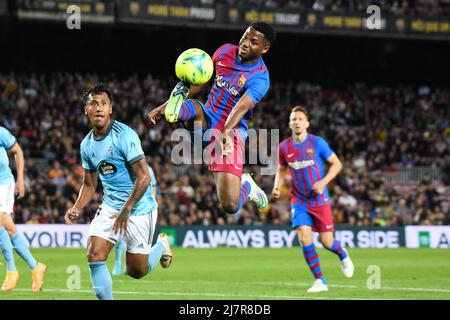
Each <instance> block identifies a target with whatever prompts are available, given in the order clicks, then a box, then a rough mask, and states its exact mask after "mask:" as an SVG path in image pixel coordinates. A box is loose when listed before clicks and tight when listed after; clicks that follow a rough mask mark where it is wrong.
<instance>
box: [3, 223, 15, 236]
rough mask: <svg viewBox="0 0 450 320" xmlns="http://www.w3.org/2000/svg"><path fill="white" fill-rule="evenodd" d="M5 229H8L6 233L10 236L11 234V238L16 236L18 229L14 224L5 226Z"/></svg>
mask: <svg viewBox="0 0 450 320" xmlns="http://www.w3.org/2000/svg"><path fill="white" fill-rule="evenodd" d="M5 229H6V231H8V234H9V236H10V237H12V236H13V235H15V234H16V232H17V228H16V226H15V225H14V224H12V225H8V226H5Z"/></svg>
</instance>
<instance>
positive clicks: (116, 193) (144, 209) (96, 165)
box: [80, 120, 157, 216]
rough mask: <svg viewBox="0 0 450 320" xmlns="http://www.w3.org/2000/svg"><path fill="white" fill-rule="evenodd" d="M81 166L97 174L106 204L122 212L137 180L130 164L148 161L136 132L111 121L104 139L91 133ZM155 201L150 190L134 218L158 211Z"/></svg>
mask: <svg viewBox="0 0 450 320" xmlns="http://www.w3.org/2000/svg"><path fill="white" fill-rule="evenodd" d="M80 153H81V163H82V166H83V169H84V170H85V171H97V172H98V174H99V176H100V180H101V181H102V184H103V203H105V204H106V205H108V206H110V207H112V208H114V209H115V210H117V211H120V210H121V209H122V207H123V205H124V204H125V202H126V201H127V200H128V198H129V197H130V194H131V190H132V189H133V185H134V181H135V180H136V177H135V176H134V174H133V171H132V170H131V165H132V164H133V163H135V162H137V161H139V160H141V159H144V158H145V155H144V151H143V150H142V146H141V141H140V140H139V137H138V135H137V134H136V132H134V130H133V129H131V128H130V127H128V126H127V125H125V124H123V123H121V122H119V121H116V120H111V124H110V126H109V128H108V130H107V132H106V134H105V135H104V136H103V138H101V139H97V138H95V137H94V132H93V131H92V130H91V132H89V134H88V135H87V136H86V137H85V138H84V139H83V141H82V142H81V146H80ZM156 207H157V204H156V200H155V199H154V198H153V195H152V192H151V187H149V188H148V189H147V191H146V193H145V194H144V196H143V197H142V198H141V200H140V201H139V202H138V203H137V204H136V206H135V207H134V208H133V210H132V211H131V213H130V214H131V215H132V216H136V215H143V214H149V213H150V212H151V211H153V210H154V209H156Z"/></svg>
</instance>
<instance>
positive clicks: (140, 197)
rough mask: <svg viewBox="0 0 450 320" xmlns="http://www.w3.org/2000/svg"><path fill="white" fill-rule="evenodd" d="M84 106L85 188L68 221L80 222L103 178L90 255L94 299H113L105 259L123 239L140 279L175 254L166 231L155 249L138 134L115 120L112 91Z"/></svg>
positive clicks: (152, 204) (103, 90)
mask: <svg viewBox="0 0 450 320" xmlns="http://www.w3.org/2000/svg"><path fill="white" fill-rule="evenodd" d="M84 102H85V115H86V116H87V117H88V118H89V122H90V124H91V125H92V127H93V129H92V130H91V131H90V132H89V133H88V135H87V136H86V137H85V138H84V140H83V141H82V142H81V146H80V154H81V162H82V166H83V168H84V178H83V185H82V186H81V189H80V193H79V195H78V199H77V201H76V202H75V204H74V206H73V207H72V208H70V209H69V210H68V211H67V213H66V215H65V221H66V223H67V224H72V223H73V222H74V221H75V220H76V219H77V217H78V216H79V214H80V213H81V211H82V209H83V208H84V206H86V204H87V203H88V202H89V201H90V200H91V199H92V196H93V194H94V193H95V190H96V188H97V179H98V178H100V180H101V181H102V185H103V202H102V204H101V205H100V207H99V209H98V210H97V213H96V214H95V217H94V219H93V220H92V221H91V225H90V227H89V240H88V254H87V257H88V264H89V272H90V275H91V281H92V286H93V288H94V291H95V295H96V296H97V298H98V299H100V300H111V299H112V298H113V295H112V293H113V292H112V278H111V275H110V273H109V270H108V268H107V266H106V260H107V259H108V255H109V253H110V252H111V249H112V247H113V246H114V245H115V244H117V242H118V241H119V240H120V238H122V237H123V238H124V240H125V242H126V244H127V254H126V265H127V273H128V275H129V276H131V277H133V278H136V279H139V278H142V277H144V276H145V275H146V274H147V273H149V272H151V271H153V270H154V269H155V267H156V266H157V264H158V262H159V263H160V264H161V266H162V267H163V268H168V267H169V266H170V265H171V263H172V251H171V249H170V245H169V240H168V237H167V235H166V234H163V233H161V234H159V236H158V240H157V242H156V244H155V245H154V246H153V247H152V239H153V233H154V230H155V226H156V220H157V204H156V200H155V198H154V197H153V195H152V191H151V187H150V181H151V177H150V172H149V170H148V165H147V163H146V161H145V155H144V152H143V151H142V147H141V142H140V140H139V137H138V135H137V134H136V132H134V131H133V130H132V129H131V128H130V127H128V126H127V125H125V124H123V123H120V122H118V121H116V120H113V119H111V114H112V103H113V102H112V94H111V91H110V90H109V89H108V87H106V86H104V85H97V86H95V87H94V88H92V89H90V90H89V91H88V92H87V93H86V94H85V95H84Z"/></svg>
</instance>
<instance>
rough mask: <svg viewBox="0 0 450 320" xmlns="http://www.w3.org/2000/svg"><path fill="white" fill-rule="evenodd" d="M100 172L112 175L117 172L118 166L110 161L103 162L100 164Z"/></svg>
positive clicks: (104, 174)
mask: <svg viewBox="0 0 450 320" xmlns="http://www.w3.org/2000/svg"><path fill="white" fill-rule="evenodd" d="M99 172H100V173H101V174H102V175H103V176H106V175H110V174H114V173H116V172H117V167H116V166H115V165H113V164H112V163H109V162H106V161H104V162H102V164H101V165H100V166H99Z"/></svg>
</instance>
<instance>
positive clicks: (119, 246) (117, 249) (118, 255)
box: [112, 240, 127, 276]
mask: <svg viewBox="0 0 450 320" xmlns="http://www.w3.org/2000/svg"><path fill="white" fill-rule="evenodd" d="M126 247H127V245H126V242H125V241H123V240H120V241H119V242H117V243H116V245H115V246H114V257H115V262H114V270H113V272H112V274H113V275H114V276H118V275H120V274H121V269H122V257H123V253H124V252H125V249H126Z"/></svg>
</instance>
